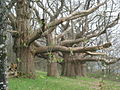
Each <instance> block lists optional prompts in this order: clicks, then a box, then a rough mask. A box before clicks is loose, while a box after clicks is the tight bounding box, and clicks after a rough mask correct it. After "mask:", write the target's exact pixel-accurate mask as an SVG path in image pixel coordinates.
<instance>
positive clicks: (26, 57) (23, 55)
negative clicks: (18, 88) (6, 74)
mask: <svg viewBox="0 0 120 90" xmlns="http://www.w3.org/2000/svg"><path fill="white" fill-rule="evenodd" d="M29 4H30V2H29V1H28V0H18V1H17V4H16V14H17V16H16V28H15V30H16V31H17V33H16V34H15V37H14V38H15V39H14V40H15V41H14V50H15V53H16V58H17V62H18V69H17V70H18V74H19V75H22V76H23V75H24V77H29V78H34V77H35V68H34V54H32V52H31V51H32V46H30V45H27V41H28V40H29V38H30V35H31V34H30V31H31V28H30V16H31V13H30V7H29Z"/></svg>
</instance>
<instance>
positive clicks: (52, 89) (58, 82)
mask: <svg viewBox="0 0 120 90" xmlns="http://www.w3.org/2000/svg"><path fill="white" fill-rule="evenodd" d="M99 82H100V80H99V79H95V78H88V77H76V78H67V77H57V78H56V77H47V76H46V73H44V72H38V75H37V78H36V79H35V80H33V79H25V78H11V79H9V88H10V89H9V90H97V89H98V88H99V86H98V85H99ZM111 85H112V86H111ZM103 87H104V90H120V89H119V88H120V82H115V81H114V82H113V81H108V80H107V81H104V86H103Z"/></svg>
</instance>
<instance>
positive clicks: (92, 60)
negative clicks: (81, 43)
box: [70, 57, 120, 65]
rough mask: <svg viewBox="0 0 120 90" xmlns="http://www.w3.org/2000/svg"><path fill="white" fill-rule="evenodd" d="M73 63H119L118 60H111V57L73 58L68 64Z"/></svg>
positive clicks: (119, 59)
mask: <svg viewBox="0 0 120 90" xmlns="http://www.w3.org/2000/svg"><path fill="white" fill-rule="evenodd" d="M74 61H80V62H81V61H83V62H98V61H101V62H104V63H105V64H107V65H109V64H114V63H116V62H118V61H120V58H111V57H103V58H96V57H87V58H79V57H78V58H73V59H72V60H71V61H70V62H74Z"/></svg>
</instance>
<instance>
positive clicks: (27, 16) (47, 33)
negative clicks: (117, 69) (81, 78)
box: [8, 0, 119, 78]
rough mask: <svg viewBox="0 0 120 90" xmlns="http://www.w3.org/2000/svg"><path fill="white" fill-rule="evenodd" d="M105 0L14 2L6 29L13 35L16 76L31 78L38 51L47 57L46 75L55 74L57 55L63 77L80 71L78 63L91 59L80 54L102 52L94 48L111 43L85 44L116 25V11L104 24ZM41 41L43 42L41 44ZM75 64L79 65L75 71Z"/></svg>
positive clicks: (117, 18) (32, 0)
mask: <svg viewBox="0 0 120 90" xmlns="http://www.w3.org/2000/svg"><path fill="white" fill-rule="evenodd" d="M10 2H12V1H10ZM8 3H9V2H8ZM109 3H110V1H109V2H107V1H103V2H102V1H101V2H99V3H97V2H95V1H94V0H86V2H80V1H76V2H73V1H72V0H70V1H68V2H67V1H65V0H46V1H44V2H43V1H41V0H36V1H34V0H17V1H16V2H14V5H13V7H12V9H11V12H10V13H9V25H10V26H11V27H12V28H11V30H8V31H9V32H10V33H11V34H12V36H13V38H14V47H13V48H14V52H15V53H16V57H17V58H16V60H17V63H18V73H19V75H24V76H26V77H29V78H34V77H35V68H34V56H35V55H38V54H40V55H41V56H43V55H47V56H48V62H49V63H48V75H49V76H56V75H57V59H56V56H59V54H61V56H62V57H63V59H64V61H63V67H64V68H63V72H64V73H63V74H64V75H65V76H74V75H78V74H80V73H81V71H82V66H81V65H84V63H85V62H86V61H88V60H91V59H90V58H89V59H84V56H86V55H101V54H103V53H100V52H99V53H98V52H96V51H97V50H101V49H104V48H108V47H110V46H111V43H110V42H107V43H103V44H102V45H94V46H93V45H91V46H90V45H89V46H88V43H90V42H89V40H92V39H93V38H95V37H99V36H100V35H102V34H105V33H106V30H107V29H109V28H111V27H113V26H114V25H116V24H117V22H118V20H119V14H118V15H117V17H116V18H114V19H112V18H110V20H109V22H107V23H106V20H107V19H108V18H104V17H106V16H107V15H106V13H107V10H104V9H103V8H104V7H105V6H106V5H108V4H109ZM8 7H9V4H8ZM110 12H112V11H110ZM41 13H42V14H41ZM108 16H109V15H108ZM107 21H108V20H107ZM91 38H92V39H91ZM42 42H44V43H45V44H44V45H42V44H41V43H42ZM74 56H77V57H79V56H80V58H79V60H78V59H74ZM73 60H74V61H75V63H74V61H73ZM94 61H95V59H94ZM96 61H97V59H96ZM103 61H104V60H103ZM78 67H80V68H79V69H78V71H76V70H77V68H78ZM80 69H81V71H80Z"/></svg>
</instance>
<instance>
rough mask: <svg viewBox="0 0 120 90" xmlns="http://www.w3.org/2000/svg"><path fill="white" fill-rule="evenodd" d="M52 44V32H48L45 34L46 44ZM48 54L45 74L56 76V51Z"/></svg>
mask: <svg viewBox="0 0 120 90" xmlns="http://www.w3.org/2000/svg"><path fill="white" fill-rule="evenodd" d="M54 44H55V42H54V40H53V36H52V34H49V35H48V36H47V45H48V46H51V45H54ZM48 56H49V57H48V65H47V75H48V76H54V77H57V76H58V69H57V57H56V56H57V53H52V52H49V55H48ZM55 58H56V60H55Z"/></svg>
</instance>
